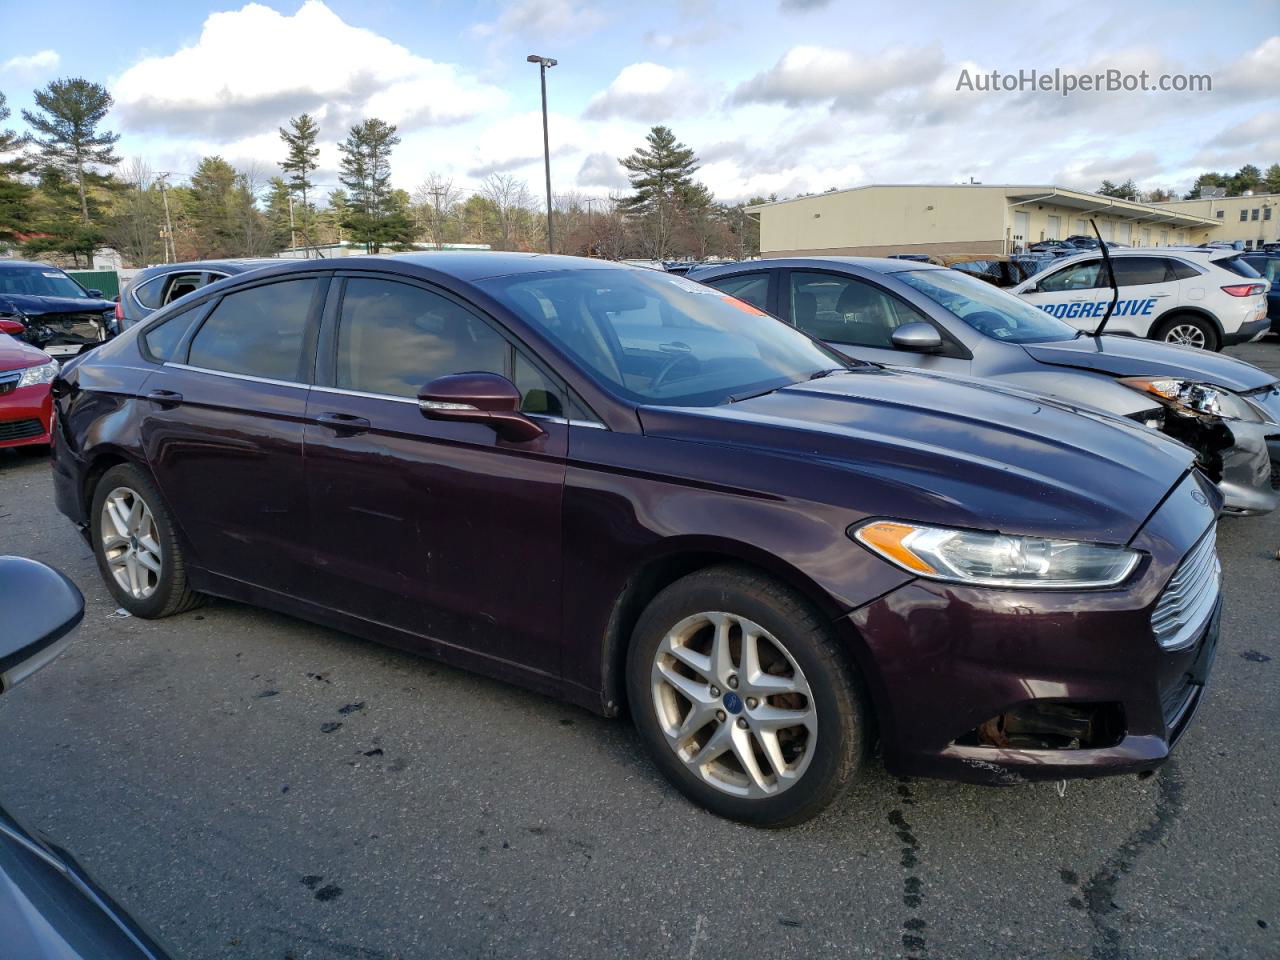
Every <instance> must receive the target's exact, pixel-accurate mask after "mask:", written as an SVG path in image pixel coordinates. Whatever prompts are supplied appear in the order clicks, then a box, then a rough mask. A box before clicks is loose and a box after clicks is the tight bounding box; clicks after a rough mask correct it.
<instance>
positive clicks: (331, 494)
mask: <svg viewBox="0 0 1280 960" xmlns="http://www.w3.org/2000/svg"><path fill="white" fill-rule="evenodd" d="M53 390H54V395H55V397H56V398H57V399H56V402H57V408H58V409H57V413H58V415H57V417H56V421H55V423H56V428H55V429H56V436H55V442H54V459H53V466H54V474H55V482H56V491H57V500H58V504H59V507H60V508H61V510H62V511H63V512H64V513H65V514H66V515H67V516H68V517H70V518H71V520H72V521H74V522H75V523H76V524H77V525H78V526H79V527H80V528H81V529H82V530H83V531H84V533H85V535H86V537H87V538H88V539H89V542H90V543H91V545H92V547H93V550H94V552H95V554H96V556H97V561H98V566H99V568H100V570H101V572H102V575H103V578H104V579H105V581H106V583H107V586H108V588H109V589H110V591H111V592H112V594H113V595H114V596H115V598H116V599H117V601H118V602H119V603H120V604H121V606H123V607H125V608H126V609H127V610H129V611H130V612H132V613H133V614H135V615H137V616H142V617H164V616H168V615H171V614H176V613H179V612H181V611H184V610H187V609H189V608H191V607H193V606H195V605H196V604H197V603H199V602H200V600H201V598H202V597H204V596H206V595H213V596H221V597H228V598H231V599H234V600H239V601H244V602H248V603H253V604H259V605H262V606H266V607H272V608H275V609H278V610H281V611H285V612H288V613H291V614H294V615H296V616H299V617H303V618H306V619H308V620H312V621H314V622H317V623H323V624H328V625H331V626H335V627H338V628H340V629H344V630H347V631H349V632H351V633H355V634H359V635H361V636H364V637H367V638H371V639H374V640H379V641H382V642H385V643H389V644H393V645H395V646H398V647H402V648H405V649H408V650H411V651H416V652H419V653H423V654H426V655H428V656H431V657H436V658H439V659H442V660H445V661H448V662H450V663H453V664H457V665H459V666H462V667H464V668H468V669H472V670H476V671H479V672H482V673H486V674H490V675H493V676H496V677H500V678H503V679H506V680H509V681H512V682H515V683H519V684H522V685H525V686H527V687H530V688H533V689H535V690H538V691H542V692H545V693H547V694H551V695H554V696H559V697H563V698H565V699H567V700H570V701H572V702H574V703H577V704H580V705H582V706H584V707H586V708H588V709H591V710H594V711H597V712H599V713H601V714H604V715H609V716H612V715H616V714H618V713H619V712H621V711H622V710H623V709H624V708H626V709H628V710H629V712H630V715H631V717H632V718H633V720H634V722H635V724H636V726H637V728H638V729H639V731H640V740H641V742H642V743H643V745H644V747H645V748H647V750H648V752H649V753H650V754H651V755H652V757H653V760H654V761H655V762H656V764H657V765H658V766H659V767H660V768H661V770H662V772H663V773H664V774H665V775H666V776H667V777H669V778H670V780H671V782H672V783H673V784H674V785H675V786H676V787H678V788H679V789H680V790H681V791H683V792H684V793H685V794H686V795H687V796H689V797H690V798H692V799H693V800H695V801H696V802H698V803H701V804H703V805H705V806H706V807H708V808H710V809H711V810H713V811H715V812H717V813H719V814H722V815H724V816H727V817H732V818H735V819H739V820H742V821H747V822H751V823H755V824H761V825H769V826H780V825H786V824H794V823H798V822H800V821H803V820H805V819H806V818H808V817H811V816H813V815H814V814H816V813H817V812H818V811H820V810H821V809H823V808H824V807H825V806H826V805H827V804H829V803H831V801H832V800H833V799H834V798H835V797H836V796H838V795H839V793H840V792H841V791H842V790H843V789H844V788H845V787H847V786H848V785H849V784H850V783H851V782H852V781H853V780H854V778H855V777H856V776H857V772H858V769H859V765H860V763H862V761H863V759H864V757H865V756H866V755H867V754H868V753H869V752H870V750H871V748H872V747H873V745H874V744H875V743H877V742H878V743H879V744H880V746H881V752H882V755H883V758H884V763H885V764H886V766H887V767H888V768H889V769H890V770H891V771H893V772H895V773H899V774H921V775H930V776H940V777H953V778H959V779H965V780H972V781H976V782H986V783H1001V784H1004V783H1013V782H1017V781H1020V780H1024V779H1040V778H1054V779H1057V778H1061V777H1067V776H1096V775H1100V774H1107V773H1122V772H1142V771H1147V770H1150V769H1153V768H1155V767H1156V766H1158V765H1159V764H1160V763H1161V762H1162V761H1163V760H1164V759H1165V758H1166V756H1167V755H1168V753H1169V750H1170V748H1171V747H1172V746H1173V744H1174V742H1175V741H1176V740H1177V739H1178V737H1179V736H1180V735H1181V733H1182V732H1183V730H1184V729H1185V728H1186V726H1187V724H1188V722H1189V720H1190V718H1191V716H1192V713H1193V712H1194V711H1195V709H1196V706H1197V704H1198V702H1199V700H1200V697H1201V694H1202V690H1203V687H1204V683H1205V678H1206V675H1207V672H1208V668H1209V664H1210V661H1211V659H1212V655H1213V650H1214V646H1215V641H1216V637H1217V629H1218V627H1217V624H1218V610H1219V584H1220V574H1219V566H1218V559H1217V555H1216V552H1215V540H1214V535H1215V518H1216V516H1217V509H1218V507H1219V505H1220V502H1221V499H1220V495H1219V493H1218V492H1217V490H1216V488H1215V487H1214V486H1213V484H1212V483H1210V482H1208V480H1207V479H1206V478H1204V477H1203V476H1202V475H1201V474H1200V473H1199V472H1198V471H1197V470H1196V469H1195V468H1194V466H1193V454H1192V453H1191V451H1189V450H1188V449H1187V448H1186V447H1184V446H1182V445H1181V444H1178V443H1175V442H1173V441H1170V440H1168V439H1166V438H1164V437H1161V436H1159V435H1156V434H1153V433H1152V432H1151V431H1149V430H1146V429H1144V428H1143V427H1141V426H1139V425H1137V424H1133V423H1131V422H1129V421H1124V420H1119V419H1112V418H1109V417H1107V416H1106V415H1103V414H1096V415H1095V414H1082V413H1079V412H1074V411H1073V410H1071V409H1070V408H1067V407H1065V406H1059V405H1057V404H1056V403H1054V402H1052V401H1046V400H1038V399H1034V398H1031V397H1028V396H1025V395H1021V394H1017V393H1009V392H1004V391H1003V390H1001V389H998V388H991V387H989V386H988V387H984V388H982V389H979V388H977V387H974V386H971V385H967V384H964V383H960V382H957V381H955V380H952V379H948V378H945V377H938V376H934V375H930V374H927V373H919V372H910V371H893V370H888V369H885V368H883V367H880V366H878V365H875V364H869V363H859V362H856V361H849V360H846V359H844V358H842V357H841V356H840V355H839V354H836V353H834V352H832V351H831V350H829V349H828V348H827V347H825V346H823V345H822V344H821V343H820V342H819V341H816V340H814V339H812V338H810V337H809V336H807V335H805V334H804V333H801V332H799V331H797V330H795V329H794V328H792V327H789V326H788V325H786V324H784V323H780V322H778V321H777V320H774V319H772V318H770V317H768V316H767V315H765V314H764V313H762V312H761V311H759V310H758V309H756V308H755V307H753V306H751V305H749V304H747V303H745V302H744V301H741V300H738V299H735V298H733V297H730V296H728V295H725V294H723V293H721V292H719V291H717V290H714V289H712V288H709V287H704V286H701V285H699V284H696V283H693V282H691V281H689V280H686V279H684V278H680V277H675V276H671V275H669V274H664V273H660V272H656V271H651V270H640V269H635V268H629V267H626V266H621V265H617V264H607V263H601V262H599V261H586V260H578V259H574V258H567V257H547V256H537V255H527V254H526V255H522V254H497V253H494V254H451V253H437V254H422V255H412V256H407V257H395V258H379V257H369V258H352V259H348V260H344V261H343V262H342V264H341V266H340V267H339V266H334V265H326V266H318V265H317V264H316V263H315V262H310V263H295V264H288V265H281V266H278V267H271V268H267V269H265V270H260V271H255V272H254V273H251V274H244V275H242V276H238V277H232V278H229V279H227V280H222V281H219V282H218V283H214V284H212V285H210V286H208V287H205V288H203V289H201V290H199V291H196V292H195V293H194V294H192V295H191V296H188V297H184V298H183V299H182V300H181V301H179V302H177V303H175V304H173V305H171V306H169V307H165V308H163V309H161V310H160V311H158V312H157V313H156V314H155V315H154V316H153V317H151V318H149V319H148V320H147V321H146V322H145V323H143V324H140V325H138V326H136V327H132V328H130V329H129V330H127V331H125V333H123V334H122V335H121V336H119V337H117V338H116V339H115V340H113V341H111V342H110V343H108V344H106V345H104V346H102V347H100V348H98V349H97V350H94V351H93V352H91V353H88V354H86V355H84V356H82V357H80V358H77V359H75V360H72V361H70V362H69V363H68V364H67V365H66V366H65V367H64V369H63V371H62V372H61V373H60V375H59V377H58V379H56V380H55V381H54V384H53Z"/></svg>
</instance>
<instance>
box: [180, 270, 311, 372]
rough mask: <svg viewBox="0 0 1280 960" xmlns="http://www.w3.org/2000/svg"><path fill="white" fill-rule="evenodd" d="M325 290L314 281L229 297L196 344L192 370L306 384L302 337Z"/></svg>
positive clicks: (286, 283)
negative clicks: (310, 315) (304, 381)
mask: <svg viewBox="0 0 1280 960" xmlns="http://www.w3.org/2000/svg"><path fill="white" fill-rule="evenodd" d="M323 289H324V287H323V285H322V284H321V283H320V281H319V280H318V279H316V278H315V277H307V278H304V279H299V280H285V281H282V282H280V283H269V284H266V285H264V286H260V287H251V288H250V289H248V290H240V291H237V292H235V293H229V294H227V295H226V296H225V297H223V298H222V299H221V300H220V301H219V302H218V305H217V306H216V307H214V308H213V313H211V314H209V319H208V320H206V321H205V322H204V324H203V325H202V326H201V327H200V329H199V330H198V331H197V332H196V335H195V337H194V338H193V339H192V341H191V353H190V357H189V359H188V361H187V362H188V363H190V364H191V365H192V366H193V367H204V368H205V369H208V370H223V371H226V372H228V373H240V374H244V375H246V376H251V377H265V378H267V379H269V380H301V379H304V377H303V376H302V374H301V367H302V344H303V339H304V338H303V334H304V332H305V331H306V327H307V317H308V315H309V314H310V312H311V308H312V304H313V302H314V301H315V299H316V297H317V296H318V294H319V293H320V291H321V290H323Z"/></svg>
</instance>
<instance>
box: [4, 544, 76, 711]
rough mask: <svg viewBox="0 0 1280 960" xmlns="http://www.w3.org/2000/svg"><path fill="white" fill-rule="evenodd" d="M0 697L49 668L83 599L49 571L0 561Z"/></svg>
mask: <svg viewBox="0 0 1280 960" xmlns="http://www.w3.org/2000/svg"><path fill="white" fill-rule="evenodd" d="M0 610H3V611H4V620H5V624H4V630H2V631H0V693H7V692H8V691H9V688H10V687H12V686H14V685H15V684H17V683H19V682H20V681H22V680H25V679H27V677H29V676H31V674H33V673H35V672H36V671H37V670H39V669H40V668H41V667H43V666H45V665H46V664H48V663H51V662H53V660H54V659H56V658H57V656H58V654H60V653H62V651H63V650H65V649H66V648H67V645H68V644H70V643H71V631H72V630H74V629H75V628H76V626H77V625H78V624H79V623H80V620H81V619H82V618H83V617H84V597H83V596H82V595H81V594H80V591H79V590H77V589H76V585H75V584H74V583H72V582H71V581H70V580H68V579H67V578H66V577H64V576H63V575H62V574H61V573H59V572H58V571H57V570H54V569H53V568H52V567H47V566H45V565H44V564H43V563H37V562H36V561H35V560H28V559H26V558H25V557H0Z"/></svg>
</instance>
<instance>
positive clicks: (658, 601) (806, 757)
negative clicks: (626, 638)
mask: <svg viewBox="0 0 1280 960" xmlns="http://www.w3.org/2000/svg"><path fill="white" fill-rule="evenodd" d="M627 690H628V697H629V701H630V704H631V713H632V718H633V719H634V721H635V724H636V726H637V728H638V729H639V731H640V735H641V737H642V739H643V740H644V742H645V746H646V748H647V749H648V751H649V753H650V755H651V756H652V757H653V759H654V762H655V763H656V764H657V765H658V767H659V768H660V769H661V770H662V772H663V773H664V774H665V775H666V776H667V777H668V779H670V780H671V782H672V783H673V784H674V785H675V786H676V787H677V788H679V789H680V790H681V792H683V793H684V794H685V795H686V796H688V797H689V798H690V799H692V800H694V801H695V802H697V803H699V804H701V805H702V806H705V807H707V808H708V809H710V810H711V811H712V812H714V813H717V814H719V815H721V816H724V817H728V818H730V819H734V820H739V821H742V822H745V823H751V824H755V825H758V826H765V827H783V826H791V825H793V824H797V823H801V822H803V821H805V820H808V819H809V818H811V817H813V816H815V815H816V814H818V813H819V812H820V811H822V810H823V809H824V808H825V807H827V806H828V805H829V804H830V803H832V802H833V801H834V800H835V799H836V798H837V797H838V796H839V795H840V794H841V793H842V792H843V791H844V789H845V788H846V787H848V785H849V784H850V783H851V782H852V781H853V778H854V776H855V774H856V772H857V769H858V765H859V762H860V761H861V759H862V755H863V751H864V742H865V737H864V731H865V723H864V712H863V711H864V707H863V703H864V698H863V696H862V694H861V688H860V684H859V683H858V679H857V677H856V675H855V674H854V672H853V671H852V669H851V668H850V666H849V664H848V662H847V660H846V659H845V657H844V656H842V655H841V652H840V651H839V649H838V648H837V645H836V640H835V637H834V636H833V635H832V632H831V630H830V627H829V626H828V625H827V624H826V623H825V622H824V621H823V620H822V618H821V617H820V616H819V615H818V614H817V613H816V612H815V611H813V609H812V608H811V607H810V606H809V605H808V604H807V603H806V602H805V601H804V600H803V598H801V597H799V596H798V595H796V594H794V593H793V592H792V591H790V590H788V589H786V588H785V587H783V586H782V585H780V584H778V583H776V582H774V581H772V580H770V579H768V578H766V577H762V576H760V575H757V574H755V573H752V572H750V571H746V570H740V569H737V568H733V567H717V568H712V569H709V570H704V571H700V572H698V573H694V574H691V575H689V576H687V577H685V578H684V579H682V580H679V581H677V582H676V583H674V584H672V585H671V586H669V587H667V588H666V589H665V590H663V591H662V592H661V593H660V594H658V596H657V597H655V598H654V600H653V601H652V602H651V603H650V604H649V606H648V608H647V609H646V610H645V612H644V613H643V615H642V616H641V617H640V621H639V622H638V623H637V625H636V629H635V633H634V635H633V639H632V644H631V648H630V652H629V657H628V665H627Z"/></svg>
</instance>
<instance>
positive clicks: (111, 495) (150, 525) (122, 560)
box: [89, 463, 204, 620]
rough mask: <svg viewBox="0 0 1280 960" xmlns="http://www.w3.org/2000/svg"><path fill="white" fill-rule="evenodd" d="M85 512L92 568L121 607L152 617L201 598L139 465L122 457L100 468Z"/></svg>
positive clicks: (169, 520) (166, 513)
mask: <svg viewBox="0 0 1280 960" xmlns="http://www.w3.org/2000/svg"><path fill="white" fill-rule="evenodd" d="M89 517H90V524H91V527H90V529H91V533H92V545H93V555H94V557H95V558H96V559H97V561H98V571H99V572H100V573H101V574H102V579H103V580H104V581H105V582H106V585H107V589H108V590H110V591H111V595H112V596H113V597H115V600H116V602H117V603H118V604H120V606H122V607H123V608H124V609H126V610H128V611H129V612H130V613H131V614H133V615H134V616H135V617H143V618H144V619H147V620H156V619H159V618H161V617H168V616H172V615H173V614H175V613H182V612H183V611H186V610H190V609H192V608H194V607H197V606H199V605H200V604H201V603H203V602H204V597H203V596H202V595H201V594H198V593H196V592H195V591H193V590H192V589H191V588H190V586H189V585H188V584H187V573H186V561H185V558H184V557H183V553H182V546H181V544H179V543H178V537H177V535H176V533H175V531H174V526H173V520H172V518H171V517H170V515H169V511H168V510H167V509H166V508H165V505H164V501H163V500H161V499H160V494H159V493H158V492H157V491H156V488H155V485H154V484H153V483H152V482H151V478H150V477H148V476H147V475H146V474H145V473H144V472H143V471H142V470H139V469H138V468H137V467H135V466H132V465H131V464H123V463H122V464H119V465H117V466H114V467H112V468H111V469H110V470H108V471H107V472H106V473H104V474H103V475H102V478H101V479H100V480H99V481H98V485H97V487H95V488H94V494H93V505H92V508H91V509H90V512H89Z"/></svg>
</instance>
